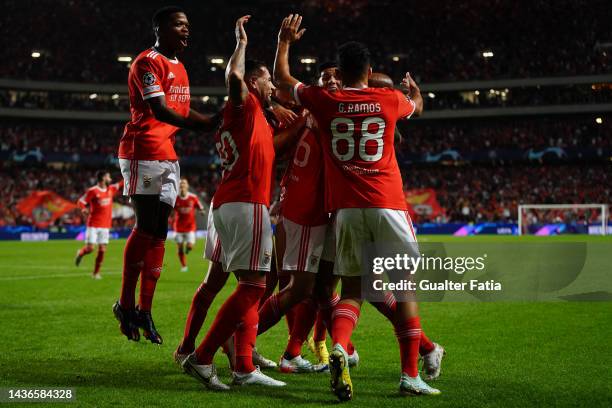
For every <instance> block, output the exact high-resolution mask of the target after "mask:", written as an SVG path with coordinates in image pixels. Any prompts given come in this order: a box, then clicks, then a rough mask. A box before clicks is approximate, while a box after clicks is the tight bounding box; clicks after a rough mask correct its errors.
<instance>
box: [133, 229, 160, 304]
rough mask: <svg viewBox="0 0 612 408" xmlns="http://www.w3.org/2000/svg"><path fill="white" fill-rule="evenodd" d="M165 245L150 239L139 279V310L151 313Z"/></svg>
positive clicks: (157, 240)
mask: <svg viewBox="0 0 612 408" xmlns="http://www.w3.org/2000/svg"><path fill="white" fill-rule="evenodd" d="M165 243H166V240H164V239H159V238H155V239H152V240H151V244H150V247H149V250H148V251H147V254H146V255H145V259H144V267H143V269H142V274H141V279H140V302H139V304H140V310H144V311H151V305H152V303H153V294H154V293H155V286H156V285H157V280H158V279H159V275H160V274H161V271H162V267H163V264H164V252H165V246H164V245H165Z"/></svg>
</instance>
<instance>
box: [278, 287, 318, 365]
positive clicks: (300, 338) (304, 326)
mask: <svg viewBox="0 0 612 408" xmlns="http://www.w3.org/2000/svg"><path fill="white" fill-rule="evenodd" d="M316 316H317V306H316V304H315V302H314V300H313V299H312V298H309V299H306V300H304V301H302V302H300V303H298V304H297V305H296V306H295V318H294V320H293V327H292V328H291V332H290V337H289V342H288V343H287V348H286V349H285V355H289V356H291V358H293V357H297V356H299V355H300V354H301V350H302V344H304V342H305V341H306V339H307V338H308V333H310V329H311V328H312V325H313V324H314V321H315V319H316Z"/></svg>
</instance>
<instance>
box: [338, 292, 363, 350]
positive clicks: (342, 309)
mask: <svg viewBox="0 0 612 408" xmlns="http://www.w3.org/2000/svg"><path fill="white" fill-rule="evenodd" d="M359 313H360V308H359V307H357V306H353V305H351V304H348V303H343V302H342V301H340V303H338V305H337V306H336V307H335V308H334V313H333V316H332V339H333V343H334V344H340V345H341V346H342V347H343V348H344V350H345V351H347V352H348V350H347V349H348V345H349V342H350V340H351V335H352V334H353V330H354V329H355V326H357V321H358V320H359Z"/></svg>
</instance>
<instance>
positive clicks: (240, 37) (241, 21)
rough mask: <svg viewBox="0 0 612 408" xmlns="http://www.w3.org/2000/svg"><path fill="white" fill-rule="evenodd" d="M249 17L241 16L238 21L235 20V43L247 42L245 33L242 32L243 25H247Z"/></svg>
mask: <svg viewBox="0 0 612 408" xmlns="http://www.w3.org/2000/svg"><path fill="white" fill-rule="evenodd" d="M250 18H251V16H250V15H247V16H242V17H240V18H239V19H238V20H236V42H243V43H246V42H247V35H246V31H245V30H244V25H245V24H246V23H248V21H249V19H250Z"/></svg>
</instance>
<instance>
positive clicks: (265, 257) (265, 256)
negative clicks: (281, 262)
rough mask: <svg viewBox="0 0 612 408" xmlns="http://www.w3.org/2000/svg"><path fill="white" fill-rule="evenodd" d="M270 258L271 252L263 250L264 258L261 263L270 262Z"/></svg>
mask: <svg viewBox="0 0 612 408" xmlns="http://www.w3.org/2000/svg"><path fill="white" fill-rule="evenodd" d="M270 259H272V252H270V251H268V250H265V251H264V259H263V263H264V265H267V264H269V263H270Z"/></svg>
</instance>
